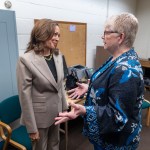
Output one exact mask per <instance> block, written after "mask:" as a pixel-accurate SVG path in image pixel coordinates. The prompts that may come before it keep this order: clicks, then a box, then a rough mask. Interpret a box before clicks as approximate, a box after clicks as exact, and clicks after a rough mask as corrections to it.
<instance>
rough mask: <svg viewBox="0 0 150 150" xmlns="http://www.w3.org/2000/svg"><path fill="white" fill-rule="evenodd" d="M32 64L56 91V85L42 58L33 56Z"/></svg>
mask: <svg viewBox="0 0 150 150" xmlns="http://www.w3.org/2000/svg"><path fill="white" fill-rule="evenodd" d="M32 63H33V65H34V66H35V67H36V68H37V69H38V70H39V72H40V73H41V74H42V75H43V76H44V77H45V78H46V79H47V80H48V81H49V82H50V83H51V84H52V85H53V86H54V87H55V88H56V89H57V90H58V86H57V83H56V81H55V79H54V77H53V75H52V72H51V71H50V69H49V67H48V65H47V63H46V61H45V59H44V57H43V56H41V55H36V54H34V59H33V60H32Z"/></svg>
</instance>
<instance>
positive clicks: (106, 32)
mask: <svg viewBox="0 0 150 150" xmlns="http://www.w3.org/2000/svg"><path fill="white" fill-rule="evenodd" d="M111 33H119V32H117V31H104V34H103V35H104V36H105V35H109V34H111Z"/></svg>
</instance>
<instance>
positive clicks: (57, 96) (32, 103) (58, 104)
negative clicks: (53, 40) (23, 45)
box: [17, 51, 67, 133]
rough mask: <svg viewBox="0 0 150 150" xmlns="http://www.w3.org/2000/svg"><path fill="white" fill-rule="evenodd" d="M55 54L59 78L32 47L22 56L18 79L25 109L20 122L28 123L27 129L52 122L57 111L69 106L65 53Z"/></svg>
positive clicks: (33, 130) (45, 126) (45, 125)
mask: <svg viewBox="0 0 150 150" xmlns="http://www.w3.org/2000/svg"><path fill="white" fill-rule="evenodd" d="M53 58H54V62H55V66H56V71H57V82H56V81H55V79H54V77H53V75H52V72H51V71H50V69H49V67H48V65H47V63H46V61H45V59H44V57H43V56H41V55H36V54H35V52H34V51H30V52H28V53H25V54H24V55H23V56H20V58H19V61H18V64H17V82H18V92H19V99H20V104H21V109H22V115H21V124H24V125H25V126H26V127H27V131H28V133H35V132H37V130H38V128H47V127H49V126H51V125H52V124H53V123H54V122H55V120H54V118H55V117H56V116H57V115H58V113H59V112H61V111H64V110H66V109H67V102H66V96H65V91H64V85H63V78H64V72H63V62H62V55H61V54H59V55H58V56H56V55H53Z"/></svg>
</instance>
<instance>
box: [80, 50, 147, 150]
mask: <svg viewBox="0 0 150 150" xmlns="http://www.w3.org/2000/svg"><path fill="white" fill-rule="evenodd" d="M111 60H112V57H110V58H109V59H108V61H106V63H105V64H104V65H103V66H102V67H100V68H99V69H98V70H97V71H96V72H95V73H94V74H93V76H92V77H91V82H90V85H89V90H88V94H87V99H86V102H85V108H86V115H85V117H84V129H83V133H84V135H86V136H88V138H89V140H90V141H91V142H92V143H95V144H96V145H99V147H101V148H103V149H105V150H135V149H136V147H137V146H138V143H139V139H140V138H139V133H140V131H141V127H142V126H141V105H142V102H143V91H144V84H143V72H142V68H141V65H140V63H139V60H138V56H137V54H136V53H135V51H134V50H133V49H131V50H129V51H128V52H126V53H124V54H122V55H121V56H120V57H118V58H117V59H116V60H114V61H111Z"/></svg>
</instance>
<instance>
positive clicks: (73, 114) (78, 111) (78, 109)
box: [55, 103, 86, 125]
mask: <svg viewBox="0 0 150 150" xmlns="http://www.w3.org/2000/svg"><path fill="white" fill-rule="evenodd" d="M69 104H70V106H71V107H72V109H71V111H70V112H63V113H59V116H58V117H56V118H55V121H56V122H55V125H58V124H61V123H63V122H66V121H68V120H73V119H75V118H77V117H78V116H79V115H85V113H86V109H85V107H84V106H82V105H80V104H75V103H69Z"/></svg>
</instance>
